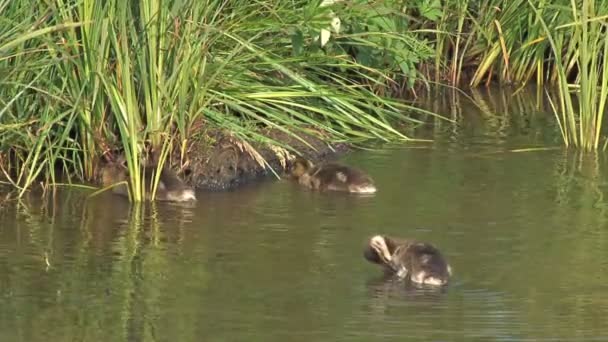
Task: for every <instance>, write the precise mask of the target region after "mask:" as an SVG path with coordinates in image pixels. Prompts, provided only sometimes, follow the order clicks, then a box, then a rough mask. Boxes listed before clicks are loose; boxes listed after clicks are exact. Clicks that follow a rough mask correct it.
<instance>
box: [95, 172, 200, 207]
mask: <svg viewBox="0 0 608 342" xmlns="http://www.w3.org/2000/svg"><path fill="white" fill-rule="evenodd" d="M155 170H156V168H155V167H154V166H145V167H143V168H142V171H143V182H144V184H143V186H144V187H145V189H146V194H145V197H146V200H150V199H151V193H150V189H151V188H152V185H153V183H154V172H155ZM101 178H102V184H103V186H111V185H114V187H113V188H112V192H113V193H115V194H118V195H121V196H127V197H128V196H129V189H128V185H127V182H128V181H129V175H128V171H127V169H126V168H125V167H124V166H122V165H119V164H107V165H104V166H103V167H102V170H101ZM121 182H122V184H117V183H121ZM156 199H157V200H160V201H171V202H185V201H195V200H196V195H195V192H194V189H193V188H191V187H189V186H187V185H186V184H185V183H184V182H182V181H181V179H179V177H178V176H177V175H176V174H175V173H174V172H173V171H172V170H171V169H169V168H168V167H165V168H163V169H162V170H161V174H160V179H159V182H158V185H157V187H156Z"/></svg>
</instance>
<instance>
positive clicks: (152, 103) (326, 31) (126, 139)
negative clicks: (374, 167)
mask: <svg viewBox="0 0 608 342" xmlns="http://www.w3.org/2000/svg"><path fill="white" fill-rule="evenodd" d="M340 6H342V7H340ZM366 6H367V5H366V4H363V3H362V4H360V5H357V6H350V7H348V8H345V7H344V6H343V4H336V5H335V6H333V7H332V6H320V2H319V1H313V2H309V1H295V2H294V1H278V0H277V1H270V2H268V1H231V2H224V1H215V0H203V1H194V0H185V1H162V2H161V1H157V0H138V1H133V2H123V1H118V0H109V1H103V2H100V1H93V0H80V1H64V0H55V1H48V2H36V1H28V0H20V1H12V2H6V3H5V6H4V7H0V8H2V11H3V13H2V14H3V17H4V18H5V19H4V20H11V21H15V20H22V21H23V25H21V26H17V27H16V28H15V27H12V28H10V29H8V28H7V29H6V30H7V32H6V33H2V34H0V37H3V38H2V40H0V42H1V43H0V46H5V47H6V48H5V49H4V50H0V51H3V53H4V54H3V55H2V56H3V58H2V60H0V63H1V65H0V67H2V68H8V69H13V68H14V65H17V66H18V68H17V70H21V73H18V72H12V73H11V74H8V75H7V74H2V75H3V76H2V77H3V79H2V80H0V82H2V83H3V84H12V85H13V87H12V88H10V89H8V88H6V87H5V88H4V89H3V90H2V92H3V94H2V95H3V96H2V98H4V99H13V100H11V101H7V102H5V103H2V104H0V106H2V107H0V108H1V109H2V111H3V112H8V113H10V114H8V115H7V116H5V117H3V118H1V121H0V123H1V126H0V129H1V130H3V131H11V134H10V135H6V136H4V137H3V138H4V139H3V141H2V150H1V154H0V156H1V158H2V160H1V161H2V166H3V167H4V170H5V171H6V172H5V174H6V176H7V178H8V181H9V182H10V183H12V184H13V185H14V186H15V187H18V188H19V189H21V191H22V193H23V191H25V190H26V189H28V188H29V187H30V186H31V185H32V184H33V183H34V182H36V181H38V180H43V181H44V182H46V183H54V182H55V177H56V176H55V170H60V171H63V172H64V173H66V174H68V175H69V176H74V177H75V178H76V179H80V180H87V179H92V177H93V175H94V170H95V169H96V167H97V165H98V164H99V163H100V161H101V160H102V159H103V158H105V157H109V156H112V155H115V154H116V153H117V151H123V152H124V154H125V156H126V160H127V165H128V168H129V171H130V174H131V177H132V179H131V182H130V184H131V192H132V194H133V199H134V200H136V201H139V200H141V199H142V198H143V195H144V192H145V191H146V189H144V188H143V185H142V183H141V180H140V177H139V172H137V170H139V169H140V164H141V162H142V160H143V159H142V158H144V157H145V154H146V152H147V151H148V150H149V147H153V148H154V149H155V150H162V151H164V153H163V155H166V153H167V152H169V151H170V152H175V153H179V154H180V156H181V157H182V158H181V160H185V159H187V151H188V147H189V145H190V143H191V141H193V140H194V139H196V136H197V134H201V132H202V131H204V130H205V129H206V128H214V129H220V130H225V131H228V132H231V134H233V135H234V136H235V137H236V138H239V139H242V140H245V141H256V142H262V143H267V144H277V143H278V142H276V141H273V140H272V139H270V138H268V137H267V136H265V135H264V134H262V133H261V132H262V130H260V129H261V128H268V127H270V128H274V129H277V130H280V131H283V132H286V133H288V134H291V135H294V136H295V133H297V132H300V131H305V132H309V133H311V132H314V131H311V130H310V129H309V128H310V127H314V128H315V130H317V131H320V132H321V133H322V134H328V136H329V139H331V140H335V141H353V142H358V141H361V140H368V139H382V140H387V141H389V140H407V139H408V137H406V136H405V135H403V134H402V133H400V132H399V131H398V130H396V129H394V128H393V123H394V122H396V121H403V120H408V116H407V115H406V112H407V111H411V110H415V108H413V107H411V106H409V105H407V104H405V103H404V102H403V101H397V100H391V99H389V98H386V97H384V96H382V95H381V94H383V93H385V91H383V89H385V88H386V87H387V86H389V85H390V84H393V83H394V80H393V79H392V78H391V73H390V72H391V66H388V67H386V68H381V66H382V65H380V64H378V65H374V63H372V62H371V61H368V63H359V62H358V61H357V59H356V58H354V57H353V55H352V51H363V50H365V49H363V48H362V47H365V48H366V49H367V50H366V51H370V50H371V51H374V50H377V49H379V48H380V47H382V49H383V50H382V51H384V55H388V56H389V57H391V58H392V59H393V60H395V61H396V62H395V63H397V64H395V65H401V67H402V68H410V69H409V70H412V69H411V65H413V64H412V63H414V61H416V58H419V57H418V55H417V53H416V52H415V51H410V52H409V56H410V57H406V56H404V55H403V51H404V50H403V49H399V47H403V46H406V45H403V44H406V43H407V44H409V45H410V46H413V45H412V44H417V45H418V46H421V47H425V46H426V45H425V43H424V42H422V41H417V40H416V38H415V36H414V35H413V34H411V35H406V36H403V35H402V36H399V35H397V34H396V32H393V31H389V30H380V28H376V29H369V28H368V29H366V30H365V32H364V33H362V31H360V30H359V31H357V30H353V29H352V28H353V27H355V26H357V25H360V24H361V21H362V20H367V19H369V18H367V17H362V16H369V14H368V13H367V12H366V11H365V9H366V8H367V7H366ZM32 9H33V13H35V15H34V16H33V17H32V16H31V12H32ZM28 15H29V16H28ZM336 16H338V17H339V18H341V19H342V25H341V27H336V26H334V27H333V28H332V26H331V25H330V24H331V23H332V20H335V17H336ZM374 18H376V20H377V18H378V14H375V16H374ZM28 20H29V22H28ZM33 22H35V23H37V25H39V26H40V27H41V29H40V30H41V31H40V32H39V34H33V33H32V32H31V29H30V28H31V27H32V23H33ZM66 23H75V24H69V25H68V24H66ZM70 25H71V26H70ZM77 25H80V26H77ZM3 27H8V26H7V25H4V26H3ZM374 30H375V31H374ZM5 35H13V36H14V37H13V38H12V39H8V40H7V39H5V38H4V37H5ZM319 37H323V39H322V40H321V39H319ZM328 37H329V39H327V38H328ZM353 46H355V47H353ZM425 49H426V50H424V54H425V55H430V52H431V50H430V48H429V47H428V46H426V48H425ZM421 53H422V52H421ZM359 55H360V56H362V53H359ZM395 56H397V57H395ZM407 58H409V59H407ZM408 63H409V64H408ZM36 68H37V69H36ZM413 70H415V69H413ZM411 75H413V76H416V75H417V74H416V73H413V74H411ZM23 92H25V93H29V94H30V95H29V96H28V97H26V96H23V95H22V93H23ZM15 127H21V129H20V130H19V131H17V130H14V129H13V128H15ZM32 152H33V153H32Z"/></svg>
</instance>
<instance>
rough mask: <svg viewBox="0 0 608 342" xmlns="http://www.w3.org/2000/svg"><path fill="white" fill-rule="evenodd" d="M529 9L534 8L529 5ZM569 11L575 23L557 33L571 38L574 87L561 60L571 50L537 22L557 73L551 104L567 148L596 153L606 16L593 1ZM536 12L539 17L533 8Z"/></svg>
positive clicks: (606, 82) (606, 77) (607, 81)
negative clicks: (556, 92) (555, 93)
mask: <svg viewBox="0 0 608 342" xmlns="http://www.w3.org/2000/svg"><path fill="white" fill-rule="evenodd" d="M530 6H534V5H533V4H532V3H530ZM570 9H571V11H572V18H573V19H574V20H573V21H572V22H571V23H568V24H566V25H561V26H559V27H558V29H560V30H566V29H567V30H568V31H569V34H571V35H572V38H571V39H572V41H574V42H576V45H575V46H574V49H575V50H576V54H575V56H574V57H573V62H574V65H575V66H576V73H575V76H576V85H575V86H571V84H569V81H568V77H569V76H570V74H571V72H570V70H571V68H570V67H569V63H568V61H567V60H564V56H563V51H568V50H569V49H570V48H571V47H570V46H564V45H565V42H564V40H563V39H556V37H555V36H556V35H555V34H554V33H553V32H552V31H551V30H550V29H549V27H548V26H547V25H546V24H545V23H544V21H543V20H542V18H540V19H539V20H540V22H541V23H542V25H543V28H544V29H545V33H546V36H547V40H548V41H549V42H550V44H551V49H552V52H553V54H554V56H555V70H556V71H557V73H558V80H557V82H558V86H559V96H558V99H559V101H558V103H557V104H555V103H554V101H553V100H552V101H551V102H550V103H551V107H552V109H553V112H554V114H555V117H556V120H557V121H558V123H559V126H560V131H561V134H562V138H563V141H564V143H565V144H566V146H570V145H572V146H576V147H580V148H582V149H584V150H597V149H598V147H599V144H600V138H601V135H600V134H601V130H602V122H603V117H604V113H605V109H606V107H605V105H606V98H607V97H608V73H607V72H606V71H605V70H604V67H605V66H606V65H608V35H607V34H606V26H605V22H606V18H608V16H606V15H605V14H604V13H598V12H597V9H596V7H595V4H594V3H593V1H589V0H583V1H582V7H581V8H580V9H579V8H578V5H577V4H576V3H574V2H573V3H572V6H571V8H570ZM535 11H536V12H537V13H538V10H537V9H536V8H535ZM605 13H608V12H605ZM558 34H559V33H558ZM573 92H574V96H576V97H578V101H576V104H578V106H577V105H575V101H574V100H573V94H572V93H573Z"/></svg>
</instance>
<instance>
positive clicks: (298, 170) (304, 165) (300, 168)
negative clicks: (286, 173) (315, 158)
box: [290, 157, 314, 178]
mask: <svg viewBox="0 0 608 342" xmlns="http://www.w3.org/2000/svg"><path fill="white" fill-rule="evenodd" d="M313 167H314V165H313V163H312V162H311V161H310V160H306V159H304V158H302V157H296V159H295V160H294V161H293V163H292V165H291V170H290V174H291V176H293V177H295V178H300V177H302V176H303V175H305V174H307V173H308V171H310V170H311V169H312V168H313Z"/></svg>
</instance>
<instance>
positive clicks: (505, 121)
mask: <svg viewBox="0 0 608 342" xmlns="http://www.w3.org/2000/svg"><path fill="white" fill-rule="evenodd" d="M496 94H498V95H496ZM448 95H449V94H448ZM448 95H446V94H444V95H441V96H438V97H435V100H434V101H429V103H428V106H429V107H432V108H433V107H434V108H433V109H434V110H435V111H438V112H442V113H446V115H449V116H450V117H451V118H453V119H454V122H453V123H448V122H442V121H439V120H435V121H434V122H431V125H429V126H424V127H421V128H419V129H418V131H416V132H414V133H415V134H416V136H420V137H430V138H433V139H434V140H435V141H434V142H433V143H417V144H408V145H405V146H403V145H401V146H399V145H398V146H384V147H383V148H381V149H380V150H377V151H372V152H360V153H354V154H350V155H348V156H346V157H345V158H344V159H345V162H346V163H349V164H351V165H356V166H359V167H361V168H364V169H365V170H367V171H368V172H369V173H370V174H371V175H372V176H373V177H374V178H375V179H376V183H377V185H378V187H379V189H380V190H379V192H378V193H377V194H375V195H374V196H365V197H364V196H352V195H345V194H333V193H315V192H311V191H305V190H302V189H300V188H298V187H297V186H296V185H294V184H292V183H289V182H287V181H273V180H268V181H264V182H260V183H258V184H254V185H251V186H247V187H245V188H243V189H240V190H238V191H232V192H226V193H200V194H198V197H199V198H200V201H199V202H198V203H196V204H194V205H183V204H169V203H157V204H155V205H150V204H147V205H143V206H130V205H129V204H128V203H127V201H126V200H123V199H122V198H117V197H114V196H112V195H111V194H107V195H101V196H99V197H96V198H92V199H90V200H86V195H87V194H88V193H87V192H85V191H82V190H72V191H68V190H65V189H62V190H60V191H59V193H58V196H57V197H56V198H51V199H49V200H44V201H43V200H41V199H40V198H38V197H36V196H31V198H26V199H25V200H24V201H23V202H21V203H15V202H10V203H8V204H7V203H3V204H2V205H1V206H0V341H70V340H82V341H200V340H204V341H248V340H253V341H281V340H284V339H287V338H288V339H289V340H293V341H372V340H373V341H375V340H385V339H386V340H420V341H488V340H501V341H525V340H529V341H532V340H534V341H536V340H545V341H558V340H559V341H593V340H596V341H602V340H606V339H608V325H606V322H605V317H606V316H608V297H607V296H606V295H605V294H606V293H607V290H608V285H606V284H607V281H608V255H607V252H606V251H607V250H608V233H607V232H608V230H607V220H606V218H607V215H606V213H607V212H606V210H607V206H606V201H605V194H606V190H607V189H608V178H607V177H606V176H605V175H606V172H604V171H602V170H605V169H606V160H605V157H604V156H602V155H593V154H587V155H583V154H578V153H576V152H574V151H565V150H563V149H553V150H543V151H534V152H516V151H517V149H521V148H528V147H538V146H559V145H560V141H559V136H558V135H557V134H556V131H555V127H554V123H553V120H552V118H551V117H550V116H548V115H545V114H542V113H541V111H540V110H539V109H538V108H539V107H538V104H539V103H538V102H537V100H536V97H535V94H534V93H532V97H531V98H529V97H526V96H525V95H526V94H524V93H520V94H519V95H517V96H514V97H513V96H510V95H508V93H493V94H492V95H488V94H484V93H473V94H472V95H471V97H472V98H473V99H475V101H476V105H472V104H471V102H470V101H471V100H470V99H468V98H465V97H452V96H448ZM436 99H441V100H440V101H438V100H436ZM375 233H386V234H389V235H394V236H402V237H411V238H416V239H420V240H427V241H431V242H433V243H434V244H436V245H437V246H439V247H440V248H441V249H442V251H443V252H444V254H445V255H446V257H447V258H448V260H449V262H450V264H451V265H452V267H453V268H454V273H455V274H454V277H453V282H452V283H451V284H450V285H449V286H448V287H447V288H444V289H440V290H437V289H428V288H426V289H417V288H414V287H411V286H407V285H406V284H404V283H403V282H400V281H397V280H395V279H391V278H388V279H386V278H384V277H383V276H382V272H381V271H380V269H379V268H377V267H375V266H374V265H371V264H368V263H367V262H366V261H365V260H364V259H363V257H362V249H363V244H364V243H365V241H366V239H367V238H368V237H369V236H370V235H372V234H375Z"/></svg>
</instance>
